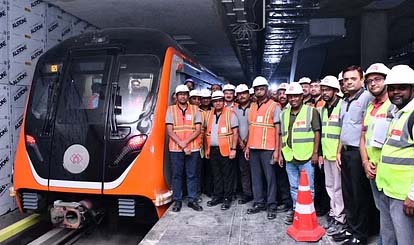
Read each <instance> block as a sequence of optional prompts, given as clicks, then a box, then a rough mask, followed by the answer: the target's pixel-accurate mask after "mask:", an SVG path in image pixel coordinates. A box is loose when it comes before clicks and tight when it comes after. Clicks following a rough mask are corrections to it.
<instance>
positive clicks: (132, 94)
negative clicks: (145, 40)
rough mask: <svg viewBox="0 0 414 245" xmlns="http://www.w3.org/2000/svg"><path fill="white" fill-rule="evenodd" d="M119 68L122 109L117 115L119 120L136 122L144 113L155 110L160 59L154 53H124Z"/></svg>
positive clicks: (119, 121)
mask: <svg viewBox="0 0 414 245" xmlns="http://www.w3.org/2000/svg"><path fill="white" fill-rule="evenodd" d="M118 69H119V73H118V74H119V77H118V85H119V88H120V95H121V96H122V107H121V108H122V111H121V114H120V115H117V122H118V123H119V124H130V123H134V122H137V121H138V119H139V118H140V116H141V115H142V114H145V113H147V112H150V111H152V110H153V108H152V107H153V106H154V105H155V99H156V96H155V95H156V93H157V88H158V83H159V81H158V80H159V71H160V61H159V59H158V57H156V56H154V55H124V56H120V57H119V67H118Z"/></svg>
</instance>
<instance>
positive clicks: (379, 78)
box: [365, 77, 384, 84]
mask: <svg viewBox="0 0 414 245" xmlns="http://www.w3.org/2000/svg"><path fill="white" fill-rule="evenodd" d="M382 81H384V78H383V77H374V79H367V80H365V83H367V84H371V83H372V82H375V83H379V82H382Z"/></svg>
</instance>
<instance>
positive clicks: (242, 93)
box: [234, 84, 253, 204]
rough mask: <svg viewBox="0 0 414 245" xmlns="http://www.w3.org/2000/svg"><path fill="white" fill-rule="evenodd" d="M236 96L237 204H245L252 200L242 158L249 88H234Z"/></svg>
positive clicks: (249, 183)
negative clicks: (239, 194)
mask: <svg viewBox="0 0 414 245" xmlns="http://www.w3.org/2000/svg"><path fill="white" fill-rule="evenodd" d="M236 96H237V101H238V106H236V107H235V108H234V113H236V115H237V118H238V119H239V140H238V144H237V162H238V165H239V166H238V167H239V169H240V180H241V185H242V190H243V195H242V197H241V199H239V204H245V203H247V202H250V201H251V200H253V193H252V181H251V174H250V165H249V161H247V160H246V158H245V157H244V151H245V149H246V146H247V136H248V134H249V119H248V117H247V115H248V113H249V109H250V94H249V87H247V85H246V84H240V85H238V86H237V87H236Z"/></svg>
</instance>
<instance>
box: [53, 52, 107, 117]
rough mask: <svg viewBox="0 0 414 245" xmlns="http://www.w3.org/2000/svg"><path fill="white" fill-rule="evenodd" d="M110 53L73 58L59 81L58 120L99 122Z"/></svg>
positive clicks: (103, 109)
mask: <svg viewBox="0 0 414 245" xmlns="http://www.w3.org/2000/svg"><path fill="white" fill-rule="evenodd" d="M110 62H111V57H110V56H92V57H77V58H73V60H72V62H71V65H70V68H69V71H68V72H67V74H66V76H65V80H64V81H63V84H62V93H61V96H60V101H59V109H58V115H57V122H58V123H63V124H67V123H69V124H78V123H80V124H85V123H87V124H101V123H102V122H104V121H105V113H104V111H105V92H106V87H107V86H106V85H107V80H108V70H109V67H110Z"/></svg>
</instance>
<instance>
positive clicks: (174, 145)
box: [165, 85, 203, 212]
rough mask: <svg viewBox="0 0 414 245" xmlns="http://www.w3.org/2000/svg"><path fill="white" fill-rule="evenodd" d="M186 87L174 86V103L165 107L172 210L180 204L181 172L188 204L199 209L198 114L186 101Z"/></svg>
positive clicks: (199, 117)
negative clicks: (185, 183)
mask: <svg viewBox="0 0 414 245" xmlns="http://www.w3.org/2000/svg"><path fill="white" fill-rule="evenodd" d="M189 92H190V90H189V89H188V87H187V86H186V85H178V86H177V88H176V89H175V93H176V97H177V104H175V105H171V106H169V107H168V110H167V114H166V119H165V121H166V124H167V133H168V136H169V151H170V162H171V164H172V174H173V176H172V178H173V180H172V187H173V200H174V204H173V209H172V211H174V212H179V211H180V210H181V206H182V198H183V193H182V184H183V178H184V176H183V173H184V170H185V177H186V182H187V191H188V207H190V208H192V209H194V210H195V211H202V210H203V208H202V207H201V206H200V205H199V204H198V203H197V190H198V185H199V179H198V174H197V169H198V166H197V164H198V159H199V157H200V142H199V141H198V136H199V134H200V127H201V116H200V112H199V110H198V107H196V106H193V105H190V104H189V103H188V97H189Z"/></svg>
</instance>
